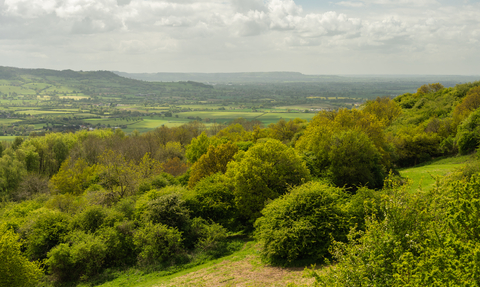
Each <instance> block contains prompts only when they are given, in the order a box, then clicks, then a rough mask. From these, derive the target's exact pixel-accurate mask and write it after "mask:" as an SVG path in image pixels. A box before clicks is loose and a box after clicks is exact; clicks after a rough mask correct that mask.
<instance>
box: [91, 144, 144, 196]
mask: <svg viewBox="0 0 480 287" xmlns="http://www.w3.org/2000/svg"><path fill="white" fill-rule="evenodd" d="M99 162H100V163H99V164H98V174H99V176H100V182H101V183H102V185H104V186H105V188H107V189H109V190H110V191H111V192H112V194H117V195H119V196H120V197H124V196H126V195H128V194H133V193H135V192H136V187H137V183H138V181H139V179H140V173H139V171H138V168H137V166H136V165H135V164H134V163H133V162H132V161H130V162H127V160H126V159H125V158H124V157H123V156H122V155H121V154H118V153H116V152H114V151H112V150H110V149H108V150H106V151H105V152H104V153H103V154H102V155H101V156H100V158H99Z"/></svg>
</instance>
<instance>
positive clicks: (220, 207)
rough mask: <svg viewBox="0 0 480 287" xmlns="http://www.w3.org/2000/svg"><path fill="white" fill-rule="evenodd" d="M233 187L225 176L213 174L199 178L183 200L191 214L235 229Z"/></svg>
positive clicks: (235, 211) (235, 212)
mask: <svg viewBox="0 0 480 287" xmlns="http://www.w3.org/2000/svg"><path fill="white" fill-rule="evenodd" d="M232 189H233V187H232V186H231V185H230V183H229V181H228V180H227V178H226V177H225V176H223V175H220V174H214V175H211V176H209V177H206V178H204V179H202V180H200V181H199V182H198V183H197V185H196V186H195V188H194V189H193V190H190V191H188V192H187V193H186V195H185V201H186V203H187V206H188V208H189V209H190V210H191V212H192V215H193V216H197V217H202V218H204V219H207V220H211V221H214V222H217V223H220V224H221V225H223V226H225V227H227V228H229V229H235V227H236V226H238V224H237V223H236V222H235V218H236V214H237V210H236V207H235V202H234V199H235V196H234V195H233V192H232Z"/></svg>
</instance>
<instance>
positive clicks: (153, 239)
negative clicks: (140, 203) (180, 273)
mask: <svg viewBox="0 0 480 287" xmlns="http://www.w3.org/2000/svg"><path fill="white" fill-rule="evenodd" d="M134 243H135V247H136V248H137V250H138V252H139V254H138V263H139V264H140V265H150V264H162V265H166V266H168V265H171V264H174V263H175V262H176V261H177V260H178V259H179V257H180V256H181V255H182V253H183V244H182V233H181V232H179V231H178V230H177V229H175V228H172V227H169V226H167V225H163V224H154V223H151V222H149V223H146V224H145V226H143V227H142V228H139V229H137V230H136V231H135V234H134Z"/></svg>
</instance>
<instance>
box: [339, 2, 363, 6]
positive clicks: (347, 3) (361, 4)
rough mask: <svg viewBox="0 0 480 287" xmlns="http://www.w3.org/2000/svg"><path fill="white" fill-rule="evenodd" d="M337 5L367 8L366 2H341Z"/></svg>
mask: <svg viewBox="0 0 480 287" xmlns="http://www.w3.org/2000/svg"><path fill="white" fill-rule="evenodd" d="M336 4H337V5H340V6H345V7H363V6H365V3H364V2H354V1H341V2H338V3H336Z"/></svg>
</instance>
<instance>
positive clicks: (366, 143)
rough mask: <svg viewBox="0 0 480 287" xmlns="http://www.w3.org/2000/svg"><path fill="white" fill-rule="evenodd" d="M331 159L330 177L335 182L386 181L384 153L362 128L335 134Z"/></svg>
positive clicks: (368, 183) (377, 183) (348, 184)
mask: <svg viewBox="0 0 480 287" xmlns="http://www.w3.org/2000/svg"><path fill="white" fill-rule="evenodd" d="M328 159H329V161H330V165H329V167H328V170H327V177H329V178H331V181H332V182H333V183H334V184H335V185H336V186H346V187H356V186H362V185H365V186H368V187H370V188H379V187H382V185H383V179H384V178H385V172H386V171H385V170H384V167H383V166H382V164H381V155H380V153H379V152H378V150H377V149H376V147H375V146H374V145H373V143H372V142H371V141H370V139H369V138H368V136H367V135H366V134H364V133H363V132H359V131H355V130H351V131H345V132H341V133H339V134H335V135H334V136H333V137H332V141H331V146H330V150H329V151H328Z"/></svg>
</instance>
